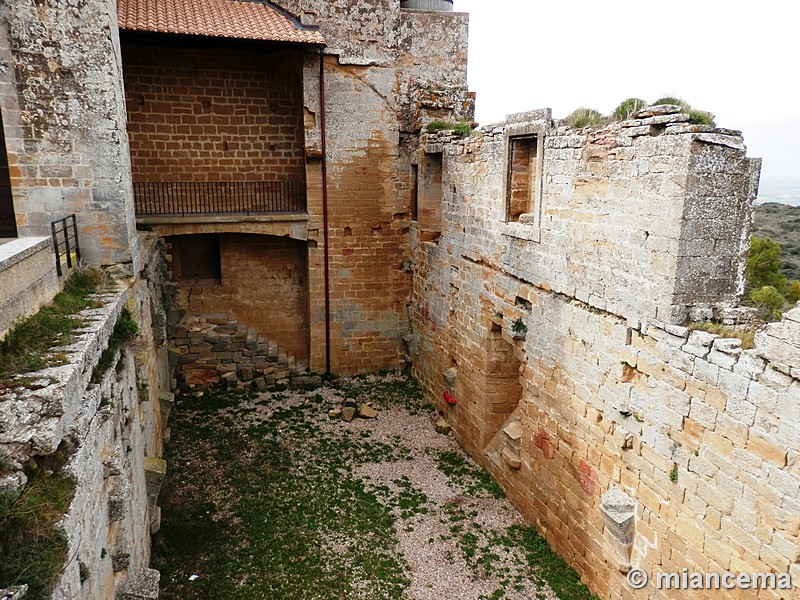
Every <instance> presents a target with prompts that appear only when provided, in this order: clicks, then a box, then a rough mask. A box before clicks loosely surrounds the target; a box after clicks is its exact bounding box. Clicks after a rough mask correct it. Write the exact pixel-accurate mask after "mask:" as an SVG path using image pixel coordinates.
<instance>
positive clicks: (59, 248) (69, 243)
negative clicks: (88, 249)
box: [50, 214, 81, 277]
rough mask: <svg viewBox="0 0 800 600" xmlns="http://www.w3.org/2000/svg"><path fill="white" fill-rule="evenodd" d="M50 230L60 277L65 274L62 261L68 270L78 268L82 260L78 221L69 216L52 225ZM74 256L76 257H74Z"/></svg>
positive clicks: (73, 216)
mask: <svg viewBox="0 0 800 600" xmlns="http://www.w3.org/2000/svg"><path fill="white" fill-rule="evenodd" d="M50 230H51V231H52V232H53V250H55V253H56V271H57V272H58V276H59V277H61V276H62V275H63V274H64V269H63V268H62V267H61V261H62V260H63V261H64V263H65V264H66V267H67V269H71V268H72V267H73V266H78V263H79V262H80V260H81V245H80V243H79V241H78V221H77V219H76V218H75V215H74V214H72V215H69V216H66V217H64V218H63V219H59V220H58V221H53V222H52V223H50ZM73 254H74V256H73Z"/></svg>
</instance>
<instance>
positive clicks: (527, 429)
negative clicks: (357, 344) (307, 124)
mask: <svg viewBox="0 0 800 600" xmlns="http://www.w3.org/2000/svg"><path fill="white" fill-rule="evenodd" d="M648 118H650V117H648ZM645 123H646V122H642V121H639V122H638V123H637V122H628V123H625V124H623V125H614V126H611V127H610V128H608V129H605V130H595V131H592V132H588V133H587V132H586V131H570V130H566V129H560V128H558V127H553V128H551V129H549V135H548V137H547V138H546V139H545V144H544V148H545V156H544V163H543V164H544V168H543V169H544V170H543V173H542V174H543V178H544V181H543V195H542V219H541V226H540V227H535V226H534V224H525V223H506V222H505V220H504V219H505V214H504V209H505V203H504V198H503V195H502V193H501V190H502V184H503V176H504V174H505V165H504V158H503V156H504V155H503V144H504V143H505V139H504V132H503V131H502V128H501V129H498V130H495V132H494V133H493V134H485V135H483V136H481V135H478V136H475V137H474V138H472V139H470V140H468V141H467V142H463V143H459V144H451V145H446V146H445V164H444V181H445V186H444V188H445V198H444V203H443V211H442V214H443V223H442V225H443V226H442V236H441V238H439V240H438V242H437V243H431V242H424V241H422V240H423V239H424V237H423V236H422V235H421V234H418V232H417V231H416V229H415V228H414V229H412V246H413V247H414V248H415V250H414V253H413V264H414V288H413V289H414V292H413V301H412V304H411V319H412V328H413V336H411V337H410V338H409V351H410V353H411V354H412V355H413V356H414V357H415V362H414V371H415V373H416V374H417V376H418V377H419V378H420V380H421V381H422V384H423V387H424V388H425V390H426V393H427V395H428V396H429V397H430V398H431V399H432V400H433V401H434V402H435V403H436V405H437V408H439V409H440V410H442V411H444V412H445V414H446V417H447V418H448V420H449V421H450V423H451V425H453V427H454V431H455V433H456V435H457V436H458V437H459V439H460V441H461V442H462V443H463V444H464V446H465V447H466V448H467V449H468V450H469V451H470V452H471V454H472V455H473V457H474V458H475V459H476V460H477V461H478V462H480V463H481V464H482V465H484V466H485V467H486V468H487V469H488V470H489V471H490V472H491V473H492V475H493V476H494V477H495V478H496V479H497V480H498V481H500V482H501V484H502V485H503V486H504V488H505V490H506V492H507V493H508V495H509V497H510V498H511V499H512V501H513V502H514V503H515V504H516V505H517V506H518V507H519V508H520V509H521V510H522V512H523V513H524V514H525V515H526V516H527V517H528V518H529V519H530V520H531V521H532V522H534V523H535V524H536V525H537V527H538V528H539V530H540V531H541V532H542V533H543V535H544V536H545V537H546V538H547V540H548V542H549V543H550V545H551V546H552V547H553V548H554V549H555V550H557V551H558V552H559V554H561V555H562V556H563V557H564V558H565V559H566V560H567V561H568V562H569V563H570V564H572V565H573V566H575V567H576V568H577V569H578V571H579V572H580V573H581V575H582V577H583V578H584V580H585V581H586V582H587V583H588V584H589V586H590V587H591V588H592V589H593V590H594V591H596V592H597V593H598V594H599V595H600V596H601V597H603V598H628V597H631V593H632V591H631V588H630V587H629V586H628V585H627V583H626V580H625V576H624V574H623V573H624V572H625V571H626V570H627V569H630V568H631V567H632V566H635V567H641V568H643V569H645V571H647V573H648V574H649V575H650V577H651V578H653V577H654V575H655V573H656V572H672V571H674V572H678V573H680V572H681V570H682V569H683V568H686V569H688V571H689V572H697V573H709V572H716V573H724V572H726V571H731V572H734V573H738V572H742V573H757V572H767V573H768V572H775V573H791V574H792V575H793V579H794V585H795V588H794V589H793V590H791V591H785V590H784V591H781V590H776V591H774V592H769V591H768V590H761V591H759V593H758V597H764V598H780V597H790V596H791V597H794V596H793V595H796V594H797V593H798V592H797V590H798V587H797V586H799V585H800V580H798V577H800V537H799V536H798V534H799V533H800V521H798V518H797V515H798V514H800V471H798V465H800V420H798V407H799V406H800V381H799V380H798V375H800V373H798V372H797V367H796V365H797V364H800V344H799V343H798V342H799V341H800V312H799V311H800V308H796V309H794V310H793V311H791V312H790V313H789V314H787V315H786V317H785V318H784V320H783V322H781V323H777V324H773V325H770V326H769V327H767V328H766V329H765V330H763V331H762V333H760V334H759V335H757V337H756V343H755V348H754V349H752V350H743V349H742V347H741V343H740V342H739V340H730V339H721V338H719V337H718V336H714V335H710V334H706V333H703V332H690V331H689V330H687V329H686V328H684V327H682V326H680V325H679V324H675V323H673V324H670V322H669V319H676V320H677V318H679V317H680V316H681V315H683V316H684V318H685V317H686V316H690V317H692V318H697V316H698V315H702V314H706V315H711V314H715V315H716V316H717V317H722V316H724V315H726V314H727V315H729V316H730V315H733V314H735V311H734V310H732V309H730V308H725V307H729V306H730V305H731V304H733V303H734V301H735V296H736V290H737V287H738V285H739V283H740V276H741V269H742V268H743V254H742V252H741V245H740V240H741V237H742V235H745V234H746V227H745V226H743V224H742V221H743V220H746V218H747V217H746V215H748V214H749V212H748V211H749V206H750V203H751V202H752V199H753V197H754V191H755V190H754V186H753V184H752V181H753V177H754V169H755V172H756V173H757V164H754V163H753V162H752V159H747V158H746V157H745V155H744V151H743V147H742V146H741V144H740V139H738V136H736V135H735V134H732V133H731V132H722V131H716V132H715V131H710V130H708V129H704V128H695V127H694V126H688V125H680V124H679V123H676V124H674V125H667V126H666V127H665V128H663V129H662V128H656V129H655V130H652V129H651V128H650V125H646V124H645ZM656 124H657V123H656ZM662 124H663V123H662ZM515 125H516V124H515V123H510V124H509V125H508V126H507V128H510V129H513V127H514V126H515ZM670 127H672V129H670ZM636 128H640V129H636ZM626 129H632V130H634V131H633V133H635V134H636V135H634V136H631V135H629V134H626V133H625V130H626ZM645 133H646V134H647V137H646V138H642V139H636V138H637V137H639V135H641V134H645ZM663 136H666V137H663ZM695 136H698V137H695ZM706 136H709V137H706ZM626 138H628V140H627V141H626ZM631 138H632V139H631ZM701 156H702V157H703V158H702V160H703V164H704V165H705V166H704V168H703V170H702V177H701V176H700V175H699V172H698V171H697V166H698V163H697V158H698V157H701ZM712 165H713V166H712ZM729 178H734V179H735V181H734V182H731V183H730V184H726V181H727V180H728V179H729ZM701 187H702V189H703V190H705V192H700V190H701ZM722 197H726V198H727V199H726V200H721V198H722ZM700 208H702V210H698V209H700ZM743 215H744V216H743ZM715 218H716V219H719V220H720V221H722V222H724V223H726V226H725V227H720V228H716V229H713V231H709V232H707V235H706V237H708V238H710V239H717V238H718V240H719V241H717V242H716V246H717V247H718V248H719V252H718V253H715V252H714V250H713V249H712V248H710V247H708V246H703V244H702V243H701V242H702V240H703V239H704V235H701V234H700V233H699V231H700V230H701V229H703V227H712V228H713V222H710V220H713V219H715ZM532 228H535V229H537V231H536V232H532V231H530V230H531V229H532ZM743 231H744V233H743ZM534 233H535V235H534ZM526 236H527V237H528V238H529V239H526ZM653 237H655V242H653V241H652V240H651V239H650V238H653ZM690 239H691V240H693V242H692V244H693V246H694V248H693V251H692V252H689V253H687V252H684V251H682V249H685V248H688V246H689V243H688V240H690ZM713 245H714V244H712V246H713ZM667 256H672V257H673V258H672V259H671V260H665V259H666V257H667ZM703 257H706V258H707V259H708V260H705V259H704V258H703ZM712 272H713V276H712V275H711V273H712ZM687 273H694V275H693V276H687ZM702 273H705V274H706V275H705V277H707V278H708V279H709V280H712V279H713V280H714V281H711V282H710V285H709V286H708V287H702V286H698V284H697V281H698V280H699V278H702V277H703V276H704V275H702ZM695 303H696V304H697V305H699V307H698V306H692V304H695ZM708 304H713V305H716V306H717V308H716V310H712V309H710V308H709V306H708ZM517 320H519V321H520V322H521V323H522V324H524V325H525V328H524V329H526V331H524V332H523V334H522V335H520V336H517V337H518V338H520V339H515V336H513V335H512V333H513V331H512V324H513V323H514V322H515V321H517ZM453 368H455V373H456V377H455V382H454V383H451V382H450V381H448V378H447V377H445V375H444V374H445V372H446V371H447V370H449V369H453ZM515 371H516V377H514V375H513V373H514V372H515ZM450 374H451V375H452V372H450ZM515 383H516V384H517V386H515V385H514V384H515ZM520 388H521V390H520ZM445 391H449V392H450V393H452V394H453V395H454V396H455V398H456V400H457V404H456V405H455V406H454V407H451V406H448V405H446V404H445V403H444V401H443V400H442V394H443V392H445ZM609 493H611V494H616V495H619V494H623V495H624V496H627V498H628V500H630V503H631V509H630V515H631V520H630V521H628V522H626V526H627V527H629V529H626V530H624V531H623V530H622V529H620V528H615V525H614V523H612V522H611V521H610V520H609V517H608V514H609V509H608V505H606V504H604V496H605V497H606V498H607V497H608V496H606V495H607V494H609ZM604 511H605V512H604ZM637 593H638V594H640V595H641V596H642V597H643V598H644V597H647V598H654V599H655V598H658V599H666V598H670V597H674V592H670V591H669V590H658V589H655V587H654V586H652V585H651V586H649V587H648V588H646V590H643V591H641V592H637ZM719 594H720V592H719V591H718V590H709V591H706V592H702V591H697V592H695V593H694V594H693V596H692V597H697V598H714V597H719ZM743 597H748V596H745V595H744V594H743Z"/></svg>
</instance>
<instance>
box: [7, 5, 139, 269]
mask: <svg viewBox="0 0 800 600" xmlns="http://www.w3.org/2000/svg"><path fill="white" fill-rule="evenodd" d="M116 23H117V18H116V5H115V3H114V2H111V1H109V0H90V1H87V2H81V3H77V4H75V5H69V6H66V5H65V4H63V3H58V2H44V3H41V2H33V1H30V2H29V1H27V0H12V2H10V3H9V2H4V3H3V4H2V6H0V103H2V113H3V120H4V123H3V127H4V130H5V137H6V143H7V146H8V158H9V165H10V175H11V185H12V190H13V197H14V206H15V209H16V215H17V227H18V232H19V235H20V236H29V235H47V234H49V229H50V222H51V221H52V220H53V219H57V218H61V217H63V216H65V215H67V214H70V213H76V214H77V215H78V227H79V230H80V233H81V245H82V250H83V252H84V257H85V259H86V260H88V261H89V262H91V263H94V264H106V265H109V264H115V263H131V262H133V263H134V264H133V268H132V272H133V271H136V270H138V268H139V263H138V258H137V249H136V248H137V247H136V235H135V226H134V220H133V202H132V196H131V185H130V159H129V155H128V141H127V135H126V133H125V104H124V95H123V90H122V69H121V65H120V53H119V36H118V33H117V25H116Z"/></svg>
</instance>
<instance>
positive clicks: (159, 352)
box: [0, 237, 172, 600]
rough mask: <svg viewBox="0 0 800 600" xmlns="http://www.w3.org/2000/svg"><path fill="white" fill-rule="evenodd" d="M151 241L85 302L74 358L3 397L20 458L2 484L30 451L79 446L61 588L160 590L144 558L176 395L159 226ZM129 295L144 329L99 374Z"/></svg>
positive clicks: (6, 485)
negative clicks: (129, 276) (126, 271)
mask: <svg viewBox="0 0 800 600" xmlns="http://www.w3.org/2000/svg"><path fill="white" fill-rule="evenodd" d="M143 248H144V249H145V252H146V256H147V264H146V267H145V269H144V270H143V271H142V272H141V273H140V274H139V276H138V277H137V278H136V279H135V280H133V281H131V282H126V281H119V282H118V284H117V286H116V287H114V288H113V289H110V290H109V291H108V292H106V293H104V294H103V295H101V296H100V297H99V298H98V307H97V308H92V309H89V310H87V311H85V312H84V313H82V315H81V316H82V317H83V318H85V320H86V325H85V327H84V328H83V329H82V331H81V332H80V335H79V337H78V339H77V340H76V341H75V342H74V343H72V344H70V345H69V346H67V347H64V348H63V349H61V350H63V352H64V354H65V356H66V357H67V359H66V363H65V364H64V365H62V366H56V367H49V368H47V369H44V370H43V371H41V372H38V373H36V374H32V375H31V374H29V375H28V376H29V377H32V378H33V380H34V381H35V382H36V383H35V384H34V385H31V384H28V385H27V388H26V387H21V388H18V389H15V390H4V392H3V396H2V397H0V422H2V423H3V424H4V427H3V428H2V431H0V452H1V453H2V455H3V456H4V457H5V464H10V465H11V468H12V470H11V471H9V472H5V473H0V488H2V489H3V491H4V492H6V493H7V492H8V491H9V489H13V488H16V487H19V486H24V485H25V482H26V477H25V474H24V471H23V468H22V467H23V465H24V464H25V463H26V462H27V461H29V460H31V458H35V459H37V460H40V459H42V458H43V457H47V456H48V455H50V454H52V453H54V452H55V451H56V450H57V449H58V448H59V447H61V448H64V447H65V446H66V447H68V448H72V452H71V454H70V459H69V462H68V463H67V465H66V467H65V468H66V471H67V473H69V474H70V475H71V476H72V477H74V479H75V481H76V489H75V496H74V498H73V500H72V503H71V505H70V509H69V512H68V513H67V515H66V516H65V517H64V519H63V521H62V522H61V525H60V526H61V527H63V530H64V532H65V534H66V537H67V541H68V545H69V548H68V551H67V554H66V562H65V564H64V568H63V572H62V575H61V576H60V578H59V579H58V581H57V583H56V587H55V590H54V592H53V596H52V597H53V598H56V599H62V598H63V599H65V600H66V599H69V600H74V599H85V600H94V599H96V598H114V597H127V598H152V597H156V596H153V595H152V594H153V593H156V594H157V590H158V572H156V571H152V570H150V569H148V563H149V560H150V535H151V531H156V530H157V529H158V527H159V523H160V510H159V508H158V505H157V496H158V490H159V486H160V483H161V480H162V478H163V475H164V472H165V468H166V464H165V463H164V461H163V460H161V459H160V457H161V455H162V451H163V444H164V436H165V431H166V418H167V416H168V414H169V409H170V406H171V404H172V395H171V394H170V393H169V390H170V389H171V384H172V378H171V375H170V372H169V365H168V360H167V349H166V331H165V327H166V322H167V320H166V314H165V312H164V307H165V296H168V293H167V282H168V278H169V273H168V271H167V268H166V263H165V261H164V259H163V255H161V254H160V252H158V251H157V246H156V240H155V238H152V237H151V238H149V239H146V240H144V243H143ZM126 307H127V308H128V309H129V310H130V312H131V314H132V315H133V318H134V320H135V321H136V322H137V324H138V326H139V329H140V333H139V335H138V336H137V337H136V338H135V339H134V340H132V341H131V342H130V343H128V344H126V345H124V346H123V347H122V349H121V350H119V351H117V353H116V355H115V357H114V358H113V361H112V366H111V367H110V368H109V369H108V370H107V371H106V372H105V373H104V374H102V377H101V378H100V379H99V381H98V382H96V383H95V382H93V381H92V377H93V375H92V373H93V370H94V368H95V366H96V365H97V363H98V360H99V358H100V356H101V354H102V352H103V350H104V349H105V348H106V347H107V345H108V343H109V339H110V337H111V334H112V330H113V329H114V325H115V323H116V322H117V320H118V318H119V316H120V314H121V313H122V310H123V309H124V308H126ZM81 565H84V567H83V576H82V573H81V571H82V569H81ZM87 575H88V577H87ZM125 592H129V593H130V594H131V595H130V596H124V595H123V594H124V593H125ZM116 594H120V595H119V596H117V595H116Z"/></svg>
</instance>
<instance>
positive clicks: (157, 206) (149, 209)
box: [133, 181, 306, 216]
mask: <svg viewBox="0 0 800 600" xmlns="http://www.w3.org/2000/svg"><path fill="white" fill-rule="evenodd" d="M133 195H134V201H135V206H136V214H137V216H157V215H172V216H186V215H204V214H205V215H220V214H244V215H254V214H267V213H282V212H305V210H306V184H305V182H303V181H230V182H228V181H214V182H149V181H137V182H134V183H133Z"/></svg>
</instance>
